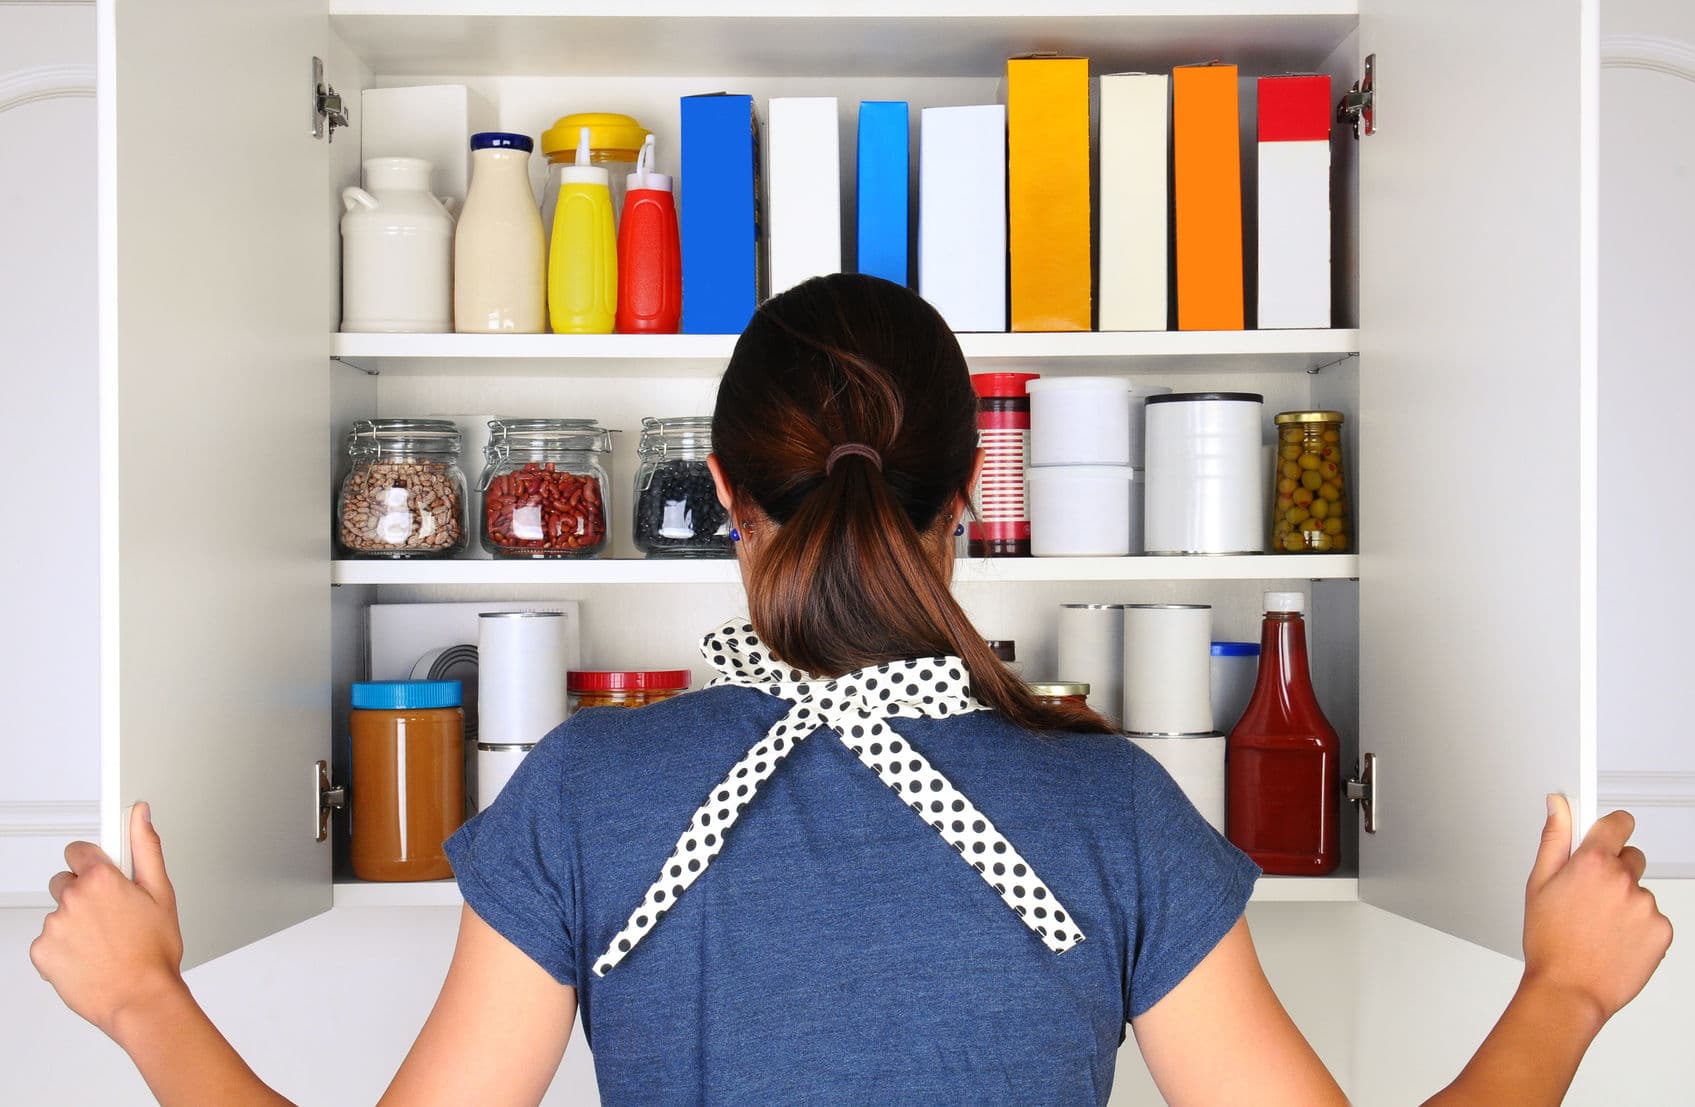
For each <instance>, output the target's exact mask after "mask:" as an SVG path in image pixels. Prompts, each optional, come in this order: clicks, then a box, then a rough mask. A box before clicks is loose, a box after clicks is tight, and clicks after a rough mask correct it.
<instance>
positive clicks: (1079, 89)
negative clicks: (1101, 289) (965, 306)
mask: <svg viewBox="0 0 1695 1107" xmlns="http://www.w3.org/2000/svg"><path fill="white" fill-rule="evenodd" d="M1006 141H1007V182H1006V183H1007V212H1008V228H1007V244H1008V250H1009V252H1010V253H1011V255H1012V329H1013V330H1015V331H1086V330H1088V329H1089V328H1090V324H1091V314H1092V304H1091V296H1090V292H1091V289H1090V280H1091V266H1090V242H1089V222H1090V220H1089V61H1088V59H1087V58H1052V57H1041V58H1013V59H1012V60H1010V61H1008V62H1007V63H1006Z"/></svg>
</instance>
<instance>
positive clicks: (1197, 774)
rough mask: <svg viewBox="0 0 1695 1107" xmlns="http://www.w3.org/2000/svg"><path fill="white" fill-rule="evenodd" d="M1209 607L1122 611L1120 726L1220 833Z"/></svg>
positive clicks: (1220, 746)
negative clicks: (1122, 708)
mask: <svg viewBox="0 0 1695 1107" xmlns="http://www.w3.org/2000/svg"><path fill="white" fill-rule="evenodd" d="M1211 669H1212V608H1211V607H1209V606H1208V605H1206V604H1128V605H1126V606H1125V608H1124V729H1125V730H1126V731H1127V732H1128V733H1129V735H1130V740H1131V741H1132V742H1134V743H1136V744H1137V745H1138V746H1141V747H1142V748H1143V749H1144V750H1146V751H1147V752H1148V753H1149V754H1151V755H1152V756H1153V758H1154V760H1155V761H1158V762H1159V763H1160V764H1161V765H1163V766H1164V767H1165V770H1166V772H1168V773H1170V774H1171V778H1172V779H1173V780H1174V781H1176V782H1177V786H1178V787H1179V788H1181V789H1183V794H1184V795H1186V796H1188V797H1189V802H1191V803H1193V804H1194V805H1195V808H1196V810H1198V811H1199V812H1200V813H1201V815H1202V816H1204V817H1205V818H1206V820H1207V822H1209V823H1211V824H1212V825H1213V828H1214V829H1215V830H1217V831H1219V832H1220V833H1223V831H1224V735H1222V734H1220V733H1219V732H1218V731H1216V730H1214V729H1213V717H1212V680H1211Z"/></svg>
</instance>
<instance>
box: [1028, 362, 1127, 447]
mask: <svg viewBox="0 0 1695 1107" xmlns="http://www.w3.org/2000/svg"><path fill="white" fill-rule="evenodd" d="M1026 388H1027V390H1028V391H1029V393H1030V464H1031V465H1032V466H1042V465H1129V464H1130V382H1129V381H1127V380H1125V379H1124V378H1122V377H1043V378H1041V379H1040V380H1034V381H1031V382H1030V383H1029V384H1028V385H1027V386H1026Z"/></svg>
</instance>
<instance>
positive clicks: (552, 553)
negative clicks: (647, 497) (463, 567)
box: [479, 419, 612, 558]
mask: <svg viewBox="0 0 1695 1107" xmlns="http://www.w3.org/2000/svg"><path fill="white" fill-rule="evenodd" d="M611 450H612V434H611V432H610V431H608V430H606V429H605V428H604V427H602V426H601V425H600V424H599V423H596V422H595V421H594V420H593V419H493V420H490V421H489V441H488V446H487V447H485V448H484V450H483V454H484V456H485V457H486V458H487V460H488V465H487V466H486V467H485V468H484V469H483V479H482V480H481V481H480V482H479V486H480V487H481V489H482V492H483V521H482V540H483V548H484V549H486V550H487V551H488V552H489V553H491V554H493V555H494V556H495V557H538V558H539V557H594V556H595V555H596V554H599V553H600V552H601V551H602V550H604V549H605V548H606V537H607V525H606V520H607V518H608V504H607V495H608V491H609V490H608V487H607V476H606V466H605V464H604V463H603V461H602V459H604V458H605V457H606V456H607V454H609V453H610V452H611Z"/></svg>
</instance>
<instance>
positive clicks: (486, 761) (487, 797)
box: [477, 742, 536, 811]
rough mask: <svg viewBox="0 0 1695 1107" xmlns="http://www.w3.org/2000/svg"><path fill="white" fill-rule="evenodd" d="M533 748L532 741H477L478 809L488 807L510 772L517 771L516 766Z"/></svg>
mask: <svg viewBox="0 0 1695 1107" xmlns="http://www.w3.org/2000/svg"><path fill="white" fill-rule="evenodd" d="M535 748H536V747H535V743H534V742H478V743H477V810H478V811H487V810H488V809H489V806H490V805H491V804H493V803H494V801H495V799H496V798H497V797H498V796H499V795H500V790H501V789H502V788H504V787H506V782H507V781H508V780H511V779H512V774H513V773H515V772H517V771H518V766H519V765H522V764H523V763H524V758H525V757H526V756H528V755H529V752H530V751H531V750H533V749H535Z"/></svg>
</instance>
